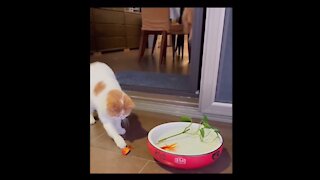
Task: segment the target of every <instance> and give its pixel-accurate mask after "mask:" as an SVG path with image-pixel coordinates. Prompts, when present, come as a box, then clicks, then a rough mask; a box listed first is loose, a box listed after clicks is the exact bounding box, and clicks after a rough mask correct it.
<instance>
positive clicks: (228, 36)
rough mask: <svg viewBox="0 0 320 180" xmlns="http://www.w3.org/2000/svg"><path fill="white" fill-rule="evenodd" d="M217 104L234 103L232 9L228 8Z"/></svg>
mask: <svg viewBox="0 0 320 180" xmlns="http://www.w3.org/2000/svg"><path fill="white" fill-rule="evenodd" d="M217 83H218V84H217V90H216V97H215V101H216V102H223V103H232V8H226V14H225V22H224V29H223V36H222V45H221V56H220V65H219V72H218V82H217Z"/></svg>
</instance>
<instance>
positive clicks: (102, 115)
mask: <svg viewBox="0 0 320 180" xmlns="http://www.w3.org/2000/svg"><path fill="white" fill-rule="evenodd" d="M134 107H135V104H134V102H133V101H132V99H131V98H130V97H129V96H128V95H127V94H126V93H125V92H123V91H122V89H121V87H120V84H119V82H118V80H117V78H116V76H115V74H114V72H113V70H112V69H111V68H110V67H109V66H108V65H107V64H105V63H102V62H94V63H91V64H90V124H91V125H92V124H94V123H95V122H96V120H95V119H94V116H93V112H94V111H96V112H97V114H98V117H99V119H100V121H101V123H102V124H103V127H104V128H105V130H106V131H107V134H108V135H109V136H110V137H111V138H112V139H113V140H114V142H115V143H116V145H117V146H118V147H119V148H121V149H122V148H124V147H126V146H127V144H126V142H125V141H124V139H123V137H122V136H121V135H123V134H125V133H126V130H125V129H124V128H122V126H121V121H123V120H125V119H126V118H127V117H128V116H129V115H130V114H131V111H132V110H133V108H134Z"/></svg>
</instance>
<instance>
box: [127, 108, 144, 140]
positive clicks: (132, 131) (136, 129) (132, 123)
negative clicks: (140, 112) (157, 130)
mask: <svg viewBox="0 0 320 180" xmlns="http://www.w3.org/2000/svg"><path fill="white" fill-rule="evenodd" d="M128 119H129V127H130V128H126V134H125V135H124V136H123V137H124V138H125V139H126V140H128V141H130V142H133V141H134V140H136V139H141V138H144V137H147V136H148V131H146V130H145V129H143V127H142V126H141V122H140V121H139V119H138V116H137V115H136V114H134V113H132V114H131V115H130V116H129V117H128ZM123 127H125V126H123Z"/></svg>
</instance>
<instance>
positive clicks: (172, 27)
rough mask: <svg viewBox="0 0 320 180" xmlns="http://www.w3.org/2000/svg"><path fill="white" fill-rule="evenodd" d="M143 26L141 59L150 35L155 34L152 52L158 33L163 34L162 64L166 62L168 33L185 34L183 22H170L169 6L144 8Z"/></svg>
mask: <svg viewBox="0 0 320 180" xmlns="http://www.w3.org/2000/svg"><path fill="white" fill-rule="evenodd" d="M141 17H142V28H141V39H140V47H139V61H141V59H142V57H143V55H144V51H145V48H146V44H147V40H148V35H154V41H153V46H152V52H151V53H152V54H153V52H154V48H155V45H156V40H157V36H158V35H160V34H161V35H162V37H163V38H162V40H161V46H160V57H159V59H160V64H162V63H164V62H165V61H164V59H165V57H166V52H167V35H173V34H184V32H183V25H182V24H174V23H171V22H170V11H169V8H142V9H141ZM171 39H172V42H173V44H172V47H173V53H172V54H173V57H174V40H175V38H171Z"/></svg>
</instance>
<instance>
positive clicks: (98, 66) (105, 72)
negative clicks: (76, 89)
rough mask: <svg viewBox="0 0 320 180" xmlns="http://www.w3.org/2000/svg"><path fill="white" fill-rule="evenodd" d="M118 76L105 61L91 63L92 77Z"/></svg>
mask: <svg viewBox="0 0 320 180" xmlns="http://www.w3.org/2000/svg"><path fill="white" fill-rule="evenodd" d="M96 76H98V77H110V78H116V77H115V75H114V72H113V71H112V69H111V68H110V67H109V66H108V65H107V64H105V63H102V62H94V63H91V64H90V77H96Z"/></svg>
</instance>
